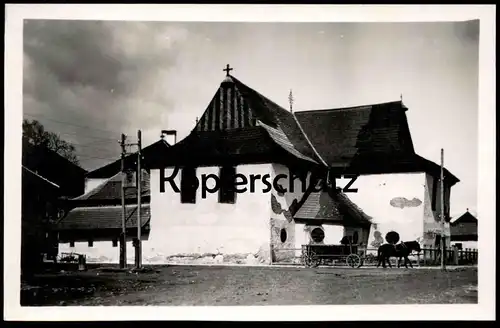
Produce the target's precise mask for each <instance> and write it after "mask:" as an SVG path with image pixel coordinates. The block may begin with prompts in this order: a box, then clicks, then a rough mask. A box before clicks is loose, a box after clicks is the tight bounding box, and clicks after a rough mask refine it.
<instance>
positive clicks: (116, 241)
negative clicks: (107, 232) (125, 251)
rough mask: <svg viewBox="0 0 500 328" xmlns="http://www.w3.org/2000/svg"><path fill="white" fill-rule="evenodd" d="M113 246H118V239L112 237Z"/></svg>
mask: <svg viewBox="0 0 500 328" xmlns="http://www.w3.org/2000/svg"><path fill="white" fill-rule="evenodd" d="M113 247H118V239H113Z"/></svg>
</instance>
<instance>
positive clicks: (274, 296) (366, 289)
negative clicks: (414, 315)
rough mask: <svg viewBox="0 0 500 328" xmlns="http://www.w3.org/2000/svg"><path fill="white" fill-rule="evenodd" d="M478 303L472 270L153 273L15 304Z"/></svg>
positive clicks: (76, 278) (35, 287)
mask: <svg viewBox="0 0 500 328" xmlns="http://www.w3.org/2000/svg"><path fill="white" fill-rule="evenodd" d="M402 303H406V304H408V303H414V304H416V303H420V304H432V303H433V304H436V303H477V268H462V269H455V270H450V271H448V272H441V271H440V270H436V269H422V268H420V269H397V268H393V269H382V268H380V269H375V268H359V269H351V268H316V269H307V268H299V267H296V268H295V267H289V268H288V267H287V268H282V267H281V268H278V267H243V266H242V267H227V266H226V267H225V266H157V267H148V268H147V270H145V272H141V273H133V272H124V271H119V270H115V269H113V270H111V269H108V270H106V269H104V268H94V269H89V270H88V271H87V272H81V273H80V272H68V273H53V274H43V275H38V276H35V277H34V279H33V280H32V281H31V282H30V283H29V285H26V284H25V285H24V286H23V287H22V291H21V305H23V306H29V305H35V306H40V305H46V306H47V305H49V306H54V305H60V306H75V305H83V306H96V305H326V304H402Z"/></svg>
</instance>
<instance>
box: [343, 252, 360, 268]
mask: <svg viewBox="0 0 500 328" xmlns="http://www.w3.org/2000/svg"><path fill="white" fill-rule="evenodd" d="M346 262H347V265H348V266H350V267H351V268H359V267H360V266H361V265H362V264H363V262H362V261H361V258H360V257H359V255H357V254H350V255H349V256H347V259H346Z"/></svg>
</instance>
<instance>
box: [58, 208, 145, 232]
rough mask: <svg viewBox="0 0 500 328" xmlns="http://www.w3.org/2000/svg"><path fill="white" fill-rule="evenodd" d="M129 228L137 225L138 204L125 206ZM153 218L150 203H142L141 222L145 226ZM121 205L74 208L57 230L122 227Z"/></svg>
mask: <svg viewBox="0 0 500 328" xmlns="http://www.w3.org/2000/svg"><path fill="white" fill-rule="evenodd" d="M125 213H126V214H125V220H126V227H127V228H136V227H137V205H127V206H126V208H125ZM150 220H151V209H150V205H149V204H143V205H141V224H142V226H145V225H147V224H149V221H150ZM121 228H122V207H121V206H93V207H77V208H74V209H72V210H71V211H70V212H69V213H68V214H67V215H66V216H65V217H64V218H63V219H62V220H61V221H60V222H59V223H58V224H57V226H56V228H55V229H56V230H57V231H64V230H95V229H121Z"/></svg>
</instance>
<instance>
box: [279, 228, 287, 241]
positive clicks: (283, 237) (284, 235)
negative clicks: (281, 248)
mask: <svg viewBox="0 0 500 328" xmlns="http://www.w3.org/2000/svg"><path fill="white" fill-rule="evenodd" d="M286 237H287V235H286V229H281V232H280V239H281V242H282V243H284V242H285V241H286Z"/></svg>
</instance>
